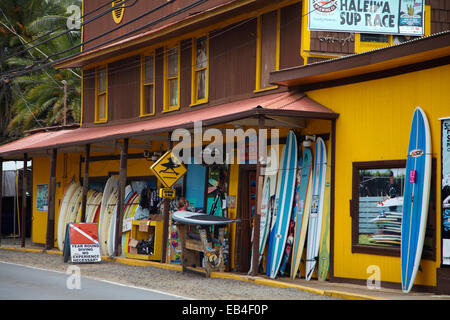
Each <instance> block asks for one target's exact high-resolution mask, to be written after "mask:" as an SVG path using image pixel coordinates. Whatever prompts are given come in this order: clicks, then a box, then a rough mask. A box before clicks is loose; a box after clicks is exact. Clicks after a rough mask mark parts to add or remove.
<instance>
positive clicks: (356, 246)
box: [350, 159, 436, 259]
mask: <svg viewBox="0 0 450 320" xmlns="http://www.w3.org/2000/svg"><path fill="white" fill-rule="evenodd" d="M435 160H436V159H433V174H432V178H431V179H432V180H431V186H432V188H431V193H430V204H429V211H428V218H427V231H426V235H425V242H424V250H423V252H424V253H423V257H424V258H428V259H434V258H435V252H434V247H435V220H436V213H435V188H434V186H435V182H436V178H435V172H436V161H435ZM405 172H406V160H388V161H371V162H354V163H353V184H352V185H353V191H352V200H351V201H350V211H351V217H352V252H360V253H371V254H380V255H388V256H400V242H401V219H402V210H403V204H402V200H403V190H404V184H405V176H406V174H405Z"/></svg>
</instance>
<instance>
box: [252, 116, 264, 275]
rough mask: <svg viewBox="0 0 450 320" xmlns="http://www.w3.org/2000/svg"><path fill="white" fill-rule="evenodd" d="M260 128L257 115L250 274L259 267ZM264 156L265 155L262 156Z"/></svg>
mask: <svg viewBox="0 0 450 320" xmlns="http://www.w3.org/2000/svg"><path fill="white" fill-rule="evenodd" d="M261 129H264V116H261V115H260V116H259V119H258V146H257V158H256V159H257V160H256V179H257V185H256V188H257V189H256V190H257V192H256V214H255V217H254V224H253V247H252V263H251V265H252V270H251V271H250V275H252V276H256V274H257V273H258V267H259V232H260V224H261V196H262V188H263V182H264V177H263V175H262V170H261V160H263V159H261V157H260V153H262V151H261V142H262V141H261V140H262V139H263V138H262V137H261ZM264 143H266V139H264ZM264 158H265V157H264Z"/></svg>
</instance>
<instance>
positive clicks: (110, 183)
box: [98, 176, 119, 254]
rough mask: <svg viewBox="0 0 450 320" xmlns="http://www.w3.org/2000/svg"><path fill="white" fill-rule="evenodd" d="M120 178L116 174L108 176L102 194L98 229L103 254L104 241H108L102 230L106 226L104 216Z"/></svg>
mask: <svg viewBox="0 0 450 320" xmlns="http://www.w3.org/2000/svg"><path fill="white" fill-rule="evenodd" d="M118 182H119V180H118V179H117V178H116V177H115V176H111V177H109V178H108V180H107V181H106V184H105V187H104V188H103V194H102V202H101V205H100V212H99V217H98V231H99V235H98V237H99V243H100V244H101V245H100V247H101V248H102V254H103V253H104V252H105V251H104V250H105V249H104V248H103V246H102V244H104V242H105V241H106V239H104V238H103V237H104V232H103V231H102V230H103V228H104V227H105V225H104V221H103V220H104V218H105V215H106V214H105V212H106V210H107V208H108V200H109V198H110V196H111V193H112V192H113V189H114V188H117V185H118Z"/></svg>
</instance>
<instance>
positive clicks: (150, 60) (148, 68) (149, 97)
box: [141, 53, 155, 116]
mask: <svg viewBox="0 0 450 320" xmlns="http://www.w3.org/2000/svg"><path fill="white" fill-rule="evenodd" d="M154 71H155V56H154V54H153V53H152V54H150V55H145V56H144V57H143V59H142V65H141V72H142V80H141V81H142V85H141V116H146V115H152V114H154V97H155V92H154V90H155V85H154Z"/></svg>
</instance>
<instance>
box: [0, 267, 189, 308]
mask: <svg viewBox="0 0 450 320" xmlns="http://www.w3.org/2000/svg"><path fill="white" fill-rule="evenodd" d="M70 268H72V269H71V270H70V272H68V273H62V272H57V271H51V270H44V269H38V268H33V267H28V266H23V265H18V264H11V263H5V262H0V300H9V299H14V300H22V299H27V300H76V299H83V300H174V299H175V300H178V299H183V297H180V296H175V295H171V294H167V293H163V292H160V291H155V290H149V289H143V288H137V287H131V286H125V285H122V284H118V283H114V282H110V281H106V280H99V279H93V278H88V277H83V276H82V275H81V276H78V275H79V273H77V269H76V266H73V265H70Z"/></svg>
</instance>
